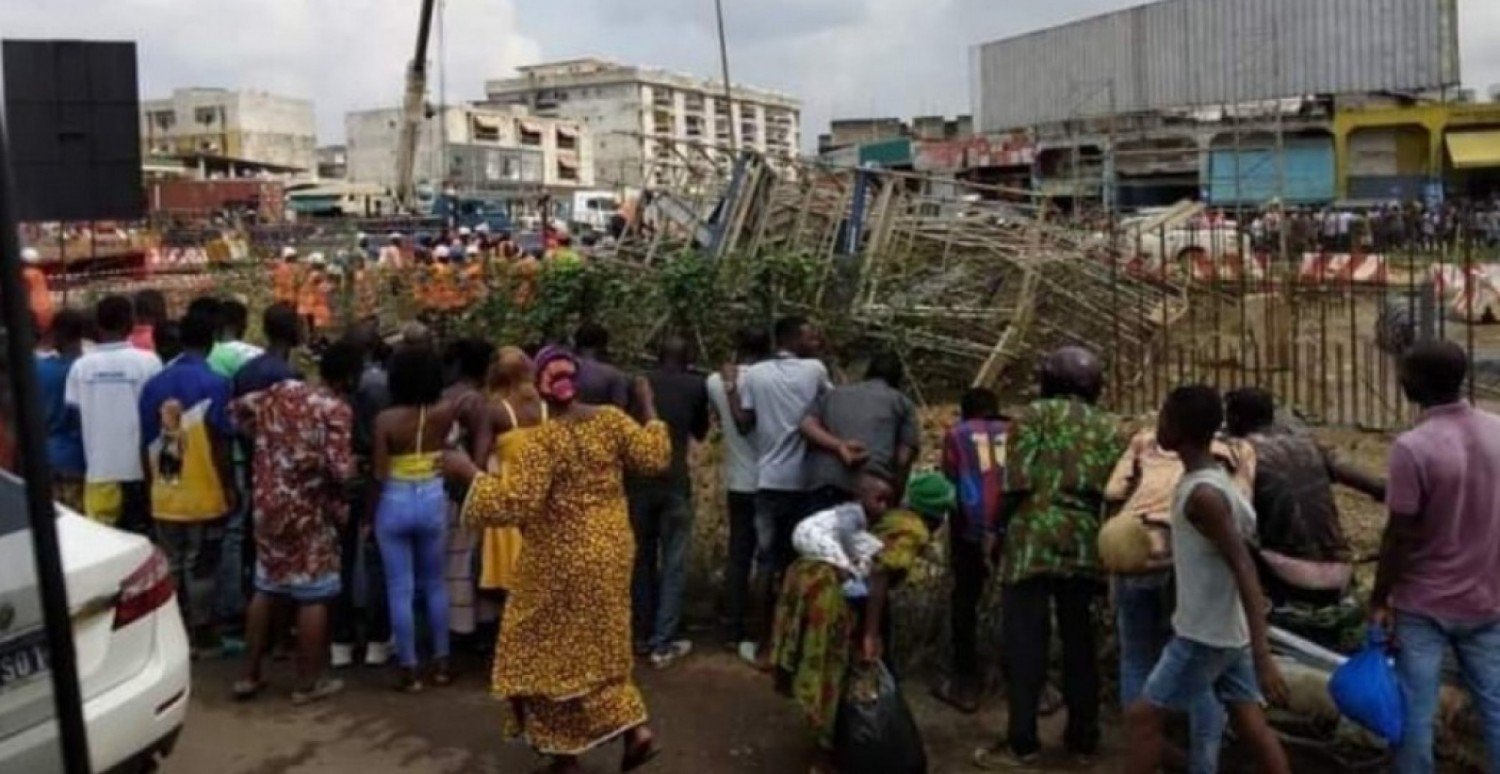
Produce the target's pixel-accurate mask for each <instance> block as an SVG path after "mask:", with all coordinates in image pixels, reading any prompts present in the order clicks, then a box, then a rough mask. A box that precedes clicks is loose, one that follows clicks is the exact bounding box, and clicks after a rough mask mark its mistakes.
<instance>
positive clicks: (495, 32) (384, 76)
mask: <svg viewBox="0 0 1500 774" xmlns="http://www.w3.org/2000/svg"><path fill="white" fill-rule="evenodd" d="M439 2H440V3H445V4H446V12H445V14H444V18H445V20H446V24H445V25H444V31H445V33H446V34H445V35H444V45H442V46H441V47H438V46H437V41H436V40H435V41H434V55H435V56H436V54H437V52H439V51H441V52H442V53H443V58H444V60H445V64H446V67H444V68H442V71H443V72H444V73H445V74H446V77H445V79H444V80H445V81H446V84H445V87H446V93H447V98H448V99H449V101H454V102H457V101H464V100H474V99H480V98H482V97H483V84H484V80H485V79H486V78H491V77H496V76H501V75H505V74H507V73H509V72H510V71H511V68H514V67H515V66H517V65H522V64H528V63H533V62H538V61H544V60H550V59H561V58H571V57H578V56H589V55H592V56H601V57H607V58H611V59H616V60H619V61H624V62H632V63H641V64H646V65H654V66H658V67H665V68H669V69H674V70H680V71H685V72H690V73H696V74H699V75H703V76H716V75H717V73H718V67H719V59H718V48H717V45H716V42H715V36H714V13H713V0H635V2H631V1H630V0H439ZM1137 4H1139V3H1138V2H1136V0H724V5H725V16H726V17H727V24H728V27H729V39H730V40H729V45H730V57H731V68H732V71H733V72H732V74H733V76H734V79H735V80H736V81H742V82H745V83H749V84H753V85H757V86H765V87H771V88H776V89H780V90H784V91H787V92H791V93H793V94H796V95H797V96H800V97H801V98H802V100H803V105H804V129H803V144H804V146H806V145H809V144H810V143H811V142H812V141H813V139H814V138H815V137H816V135H817V133H818V132H820V131H824V130H825V129H826V127H827V124H828V120H829V118H831V117H834V116H844V117H847V116H866V115H872V114H874V115H895V116H902V117H910V116H912V115H916V114H935V113H944V114H950V115H951V114H956V113H964V112H968V109H969V108H968V103H969V87H968V61H969V47H970V46H971V45H973V44H975V43H979V42H983V41H986V40H993V39H996V38H1001V37H1006V36H1008V35H1012V34H1016V33H1020V32H1026V31H1029V30H1033V29H1038V28H1041V27H1045V26H1048V25H1052V24H1056V23H1059V22H1063V21H1069V20H1072V19H1076V18H1080V17H1083V16H1087V15H1090V14H1094V13H1098V12H1102V11H1108V10H1114V9H1117V8H1122V7H1126V6H1130V5H1137ZM419 5H420V3H419V0H0V36H3V37H18V38H24V37H43V38H52V37H57V38H95V39H135V40H137V41H138V42H139V44H140V65H141V88H142V96H144V97H151V96H159V95H164V94H166V93H167V92H169V91H170V90H171V89H172V88H173V87H181V86H225V87H234V88H255V89H262V90H267V91H273V92H280V93H285V94H290V95H296V96H302V97H309V98H312V99H314V100H315V101H316V104H317V111H318V130H319V138H318V139H319V142H320V143H329V142H338V141H341V140H342V138H343V115H344V113H345V112H346V111H348V110H353V109H361V108H372V107H382V106H393V105H396V104H397V103H398V102H399V99H400V95H401V88H402V86H401V83H402V77H403V76H402V73H403V69H404V67H405V64H406V61H407V60H408V59H409V58H410V57H411V53H412V45H413V42H414V39H415V34H416V21H417V9H418V7H419ZM1459 5H1460V14H1461V17H1462V18H1461V22H1460V25H1459V28H1460V30H1461V35H1462V50H1463V68H1464V80H1465V82H1466V83H1467V84H1469V85H1472V86H1476V87H1479V88H1480V89H1485V88H1487V87H1488V85H1489V84H1494V83H1500V2H1497V0H1459ZM438 88H439V84H438V83H437V82H436V74H434V82H433V84H432V89H433V93H434V94H435V95H436V94H437V90H438Z"/></svg>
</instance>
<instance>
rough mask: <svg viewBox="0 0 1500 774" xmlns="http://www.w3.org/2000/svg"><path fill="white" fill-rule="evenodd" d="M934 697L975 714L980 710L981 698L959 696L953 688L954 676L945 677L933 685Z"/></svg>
mask: <svg viewBox="0 0 1500 774" xmlns="http://www.w3.org/2000/svg"><path fill="white" fill-rule="evenodd" d="M932 698H934V699H937V700H938V701H940V702H942V703H944V704H946V705H948V706H950V707H952V708H953V709H956V710H958V711H959V712H962V713H963V714H965V715H973V714H974V713H976V712H978V711H979V699H978V698H977V697H974V696H964V697H960V696H958V695H957V694H956V693H955V692H954V690H953V678H951V677H947V678H944V679H943V680H942V681H941V682H938V683H935V684H933V686H932Z"/></svg>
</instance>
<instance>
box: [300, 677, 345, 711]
mask: <svg viewBox="0 0 1500 774" xmlns="http://www.w3.org/2000/svg"><path fill="white" fill-rule="evenodd" d="M343 690H344V681H343V680H335V679H329V678H326V677H325V678H323V679H321V680H319V681H318V682H316V683H314V684H313V687H311V688H309V689H307V690H305V691H292V706H294V707H301V706H304V705H307V704H312V703H313V702H315V701H322V700H324V699H326V698H328V697H330V696H333V695H334V694H337V693H339V692H341V691H343Z"/></svg>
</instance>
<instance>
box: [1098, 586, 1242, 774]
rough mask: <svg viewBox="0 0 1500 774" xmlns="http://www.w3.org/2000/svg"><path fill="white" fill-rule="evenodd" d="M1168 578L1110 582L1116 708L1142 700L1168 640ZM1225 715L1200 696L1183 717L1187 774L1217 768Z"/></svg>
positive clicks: (1213, 701) (1214, 700) (1212, 701)
mask: <svg viewBox="0 0 1500 774" xmlns="http://www.w3.org/2000/svg"><path fill="white" fill-rule="evenodd" d="M1170 581H1171V576H1170V575H1168V574H1166V573H1162V574H1159V575H1148V576H1141V577H1121V578H1116V579H1115V619H1116V625H1117V630H1118V632H1119V637H1120V704H1121V706H1123V707H1129V706H1130V705H1131V704H1133V703H1134V702H1135V701H1136V700H1138V699H1140V698H1141V694H1142V692H1143V691H1144V690H1145V687H1146V679H1147V678H1149V677H1150V676H1151V670H1152V669H1155V668H1156V663H1157V662H1158V661H1160V660H1161V655H1162V650H1163V649H1164V648H1165V647H1166V645H1167V642H1168V641H1170V640H1171V639H1172V613H1171V600H1170V599H1169V598H1168V597H1167V595H1168V594H1170V593H1171V583H1170ZM1228 720H1229V717H1228V713H1226V712H1225V711H1224V706H1223V705H1222V704H1220V703H1219V701H1218V699H1217V698H1215V697H1214V695H1213V694H1212V693H1211V692H1210V693H1205V694H1204V695H1203V697H1202V698H1201V699H1199V700H1197V701H1196V702H1195V703H1194V704H1193V706H1192V708H1191V709H1190V711H1189V712H1188V725H1189V727H1190V731H1189V734H1190V738H1189V750H1188V770H1189V771H1190V772H1191V774H1214V772H1216V771H1218V769H1219V747H1220V745H1221V744H1222V743H1223V741H1224V727H1225V725H1227V723H1228Z"/></svg>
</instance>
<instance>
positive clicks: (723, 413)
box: [708, 366, 760, 494]
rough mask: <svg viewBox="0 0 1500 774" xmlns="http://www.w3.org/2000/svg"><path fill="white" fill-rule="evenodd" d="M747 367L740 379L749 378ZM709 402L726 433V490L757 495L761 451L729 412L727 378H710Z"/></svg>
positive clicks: (740, 369)
mask: <svg viewBox="0 0 1500 774" xmlns="http://www.w3.org/2000/svg"><path fill="white" fill-rule="evenodd" d="M746 368H747V366H740V367H739V374H740V376H739V378H740V379H744V378H745V370H746ZM708 399H709V401H711V402H712V403H713V406H714V411H716V412H718V414H719V427H721V428H722V429H723V432H724V488H725V489H727V490H729V491H731V492H739V493H741V494H754V493H755V490H756V489H757V488H758V483H759V482H758V480H757V479H758V476H759V475H760V471H759V465H760V452H758V451H756V449H755V441H754V440H753V438H752V437H751V436H753V435H754V431H752V432H751V435H741V434H740V429H739V428H738V427H736V426H735V424H734V413H733V412H731V411H730V410H729V395H728V393H726V392H724V377H723V376H722V375H720V374H717V373H716V374H714V375H712V376H710V377H708Z"/></svg>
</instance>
